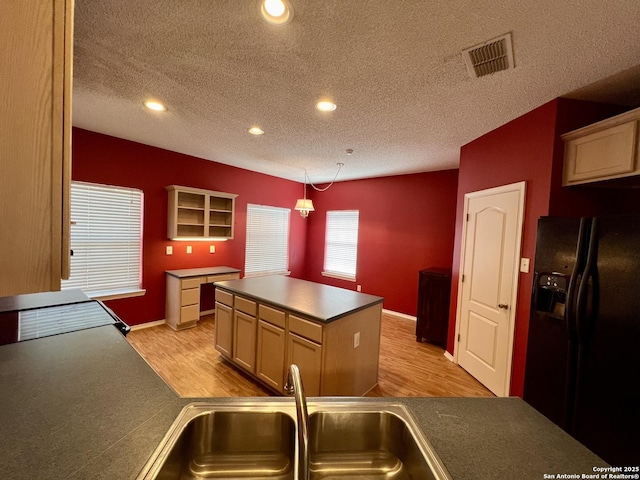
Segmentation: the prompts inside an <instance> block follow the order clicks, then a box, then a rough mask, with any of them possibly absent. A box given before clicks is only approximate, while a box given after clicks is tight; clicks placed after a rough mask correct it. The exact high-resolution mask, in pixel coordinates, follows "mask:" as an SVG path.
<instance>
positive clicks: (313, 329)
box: [289, 315, 322, 343]
mask: <svg viewBox="0 0 640 480" xmlns="http://www.w3.org/2000/svg"><path fill="white" fill-rule="evenodd" d="M289 331H290V332H293V333H297V334H298V335H300V336H301V337H304V338H308V339H309V340H313V341H314V342H317V343H322V325H319V324H317V323H313V322H310V321H308V320H303V319H302V318H299V317H296V316H294V315H289Z"/></svg>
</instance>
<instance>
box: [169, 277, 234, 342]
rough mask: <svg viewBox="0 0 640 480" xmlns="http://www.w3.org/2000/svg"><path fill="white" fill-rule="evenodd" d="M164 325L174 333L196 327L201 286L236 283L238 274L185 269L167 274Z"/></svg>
mask: <svg viewBox="0 0 640 480" xmlns="http://www.w3.org/2000/svg"><path fill="white" fill-rule="evenodd" d="M165 273H166V277H167V301H166V309H165V316H166V321H167V325H169V326H170V327H171V328H173V329H174V330H182V329H184V328H190V327H195V326H196V325H197V323H198V320H199V319H200V285H202V284H203V283H214V282H220V281H223V280H237V279H239V278H240V270H239V269H237V268H232V267H205V268H185V269H182V270H166V271H165Z"/></svg>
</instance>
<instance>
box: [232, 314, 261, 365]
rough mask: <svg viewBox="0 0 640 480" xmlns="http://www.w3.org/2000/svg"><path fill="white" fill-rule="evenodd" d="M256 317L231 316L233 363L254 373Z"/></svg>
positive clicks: (245, 315) (244, 315)
mask: <svg viewBox="0 0 640 480" xmlns="http://www.w3.org/2000/svg"><path fill="white" fill-rule="evenodd" d="M257 323H258V321H257V320H256V317H253V316H251V315H247V314H246V313H242V312H238V311H236V312H234V314H233V357H232V358H233V361H234V362H235V363H237V364H238V365H239V366H241V367H242V368H244V369H245V370H247V371H249V372H251V373H255V372H256V334H257V332H256V328H257Z"/></svg>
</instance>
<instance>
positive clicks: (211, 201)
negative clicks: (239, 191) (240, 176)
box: [167, 185, 237, 240]
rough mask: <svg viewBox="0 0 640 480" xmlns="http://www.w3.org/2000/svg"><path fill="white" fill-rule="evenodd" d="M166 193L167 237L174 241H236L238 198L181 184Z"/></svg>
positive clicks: (169, 187)
mask: <svg viewBox="0 0 640 480" xmlns="http://www.w3.org/2000/svg"><path fill="white" fill-rule="evenodd" d="M167 190H168V191H169V203H168V215H167V236H168V237H169V238H170V239H171V240H187V239H188V240H227V239H231V238H233V224H234V210H235V198H236V197H237V195H235V194H232V193H223V192H215V191H212V190H203V189H200V188H192V187H182V186H179V185H170V186H168V187H167Z"/></svg>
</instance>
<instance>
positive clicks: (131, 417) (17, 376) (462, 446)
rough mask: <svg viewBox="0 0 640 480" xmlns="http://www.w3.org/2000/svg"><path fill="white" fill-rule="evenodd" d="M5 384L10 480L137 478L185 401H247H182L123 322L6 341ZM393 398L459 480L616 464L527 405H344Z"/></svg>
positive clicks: (1, 465) (3, 444)
mask: <svg viewBox="0 0 640 480" xmlns="http://www.w3.org/2000/svg"><path fill="white" fill-rule="evenodd" d="M0 385H1V388H0V405H2V408H1V409H0V452H2V453H1V454H0V459H1V461H0V478H3V479H5V478H6V479H12V480H23V479H24V480H38V479H43V480H44V479H47V480H48V479H69V480H102V479H104V480H126V479H135V478H136V477H137V475H138V473H139V472H140V471H141V470H142V468H143V467H144V465H145V463H146V462H147V460H148V459H149V457H150V456H151V455H152V453H153V452H154V450H155V449H156V447H157V446H158V444H159V443H160V441H161V440H162V438H163V437H164V435H165V433H166V432H167V431H168V429H169V427H170V426H171V424H172V423H173V421H174V420H175V418H176V417H177V415H178V414H179V412H180V410H181V409H182V408H183V406H185V405H186V404H188V403H190V402H192V401H206V402H212V403H223V404H224V403H227V402H237V401H238V400H239V399H238V398H214V399H187V398H179V397H178V396H177V395H176V394H175V393H174V392H173V391H172V390H171V388H169V387H168V386H167V385H166V384H165V383H164V382H163V381H162V380H161V379H160V378H159V377H158V376H157V375H156V373H155V372H154V371H153V370H152V369H151V367H149V366H148V365H147V364H146V362H145V361H144V360H143V359H142V357H140V356H139V355H138V354H137V352H136V351H135V350H134V349H133V348H132V347H131V346H130V345H129V344H128V342H127V341H126V339H125V338H124V337H123V336H122V335H121V334H120V333H119V332H118V331H117V330H116V329H115V328H114V327H112V326H103V327H97V328H91V329H87V330H82V331H78V332H73V333H68V334H64V335H57V336H53V337H48V338H42V339H38V340H30V341H26V342H22V343H17V344H12V345H4V346H1V347H0ZM251 400H254V401H262V400H264V401H271V402H272V401H281V402H293V399H292V398H266V399H265V398H262V399H260V398H252V399H251ZM335 400H336V399H332V398H326V397H322V398H312V399H309V401H310V402H318V403H322V402H333V401H335ZM381 400H382V401H390V402H394V403H402V404H404V405H406V406H407V407H409V408H410V410H411V411H412V413H413V415H414V416H415V418H416V420H417V422H418V424H419V425H420V427H421V429H422V430H423V431H424V433H425V435H426V436H427V438H428V439H429V440H430V442H431V444H432V445H433V447H434V448H435V451H436V452H437V453H438V455H439V456H440V458H441V459H442V461H443V462H444V464H445V466H446V468H447V469H448V470H449V473H450V474H451V476H452V477H453V478H454V479H474V480H485V479H486V480H489V479H490V480H501V479H504V480H512V479H516V478H517V479H536V480H537V479H542V478H544V474H552V475H557V474H573V475H575V474H578V475H580V474H593V468H594V467H599V466H604V465H605V463H604V462H603V461H602V460H601V459H600V458H598V457H597V456H596V455H594V454H593V453H591V452H590V451H589V450H587V449H586V448H585V447H584V446H582V445H581V444H579V443H578V442H577V441H575V440H574V439H573V438H571V437H570V436H569V435H567V434H566V433H565V432H564V431H562V430H561V429H560V428H558V427H556V426H555V425H554V424H553V423H551V422H550V421H548V420H547V419H546V418H545V417H543V416H542V415H540V414H539V413H538V412H536V411H535V410H534V409H533V408H531V407H530V406H529V405H527V404H526V403H525V402H523V401H522V400H521V399H519V398H387V399H380V398H371V399H368V398H357V399H353V398H340V399H339V401H340V402H343V403H344V402H351V401H358V402H361V401H376V402H379V401H381Z"/></svg>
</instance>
